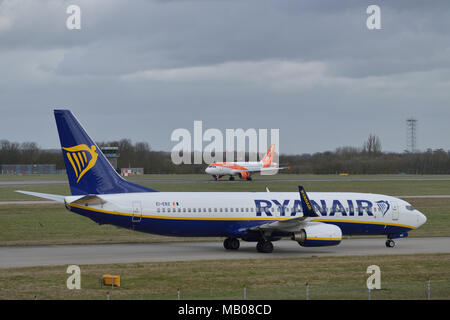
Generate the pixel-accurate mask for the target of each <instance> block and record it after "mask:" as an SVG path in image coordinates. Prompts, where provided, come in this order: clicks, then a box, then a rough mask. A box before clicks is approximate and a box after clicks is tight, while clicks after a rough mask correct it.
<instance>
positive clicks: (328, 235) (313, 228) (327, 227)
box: [291, 223, 342, 247]
mask: <svg viewBox="0 0 450 320" xmlns="http://www.w3.org/2000/svg"><path fill="white" fill-rule="evenodd" d="M291 239H292V240H294V241H297V242H298V244H299V245H301V246H302V247H322V246H336V245H338V244H339V243H340V242H341V240H342V231H341V229H340V228H339V227H338V226H335V225H332V224H326V223H318V224H313V225H309V226H307V227H305V228H304V229H302V230H300V232H294V233H293V235H292V238H291Z"/></svg>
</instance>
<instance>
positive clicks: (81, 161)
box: [63, 144, 98, 183]
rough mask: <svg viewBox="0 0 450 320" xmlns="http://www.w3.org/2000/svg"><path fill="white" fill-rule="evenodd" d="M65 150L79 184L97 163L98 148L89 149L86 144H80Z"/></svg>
mask: <svg viewBox="0 0 450 320" xmlns="http://www.w3.org/2000/svg"><path fill="white" fill-rule="evenodd" d="M63 150H65V151H66V157H67V159H68V160H69V162H70V164H71V165H72V168H73V171H74V172H75V176H76V177H77V183H78V182H80V179H81V178H82V177H83V176H84V175H85V173H86V172H88V171H89V170H91V169H92V167H93V166H94V165H95V163H96V162H97V158H98V153H97V152H96V150H97V148H96V147H95V146H94V145H92V146H91V147H90V148H89V147H88V146H87V145H85V144H80V145H78V146H75V147H70V148H63Z"/></svg>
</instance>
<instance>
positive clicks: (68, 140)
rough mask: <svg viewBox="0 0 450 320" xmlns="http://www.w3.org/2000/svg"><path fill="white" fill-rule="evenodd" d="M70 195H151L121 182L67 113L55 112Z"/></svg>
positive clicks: (126, 182) (138, 187)
mask: <svg viewBox="0 0 450 320" xmlns="http://www.w3.org/2000/svg"><path fill="white" fill-rule="evenodd" d="M55 119H56V126H57V127H58V133H59V140H60V142H61V148H62V152H63V157H64V163H65V165H66V171H67V176H68V178H69V184H70V191H71V192H72V195H85V194H110V193H129V192H152V191H156V190H152V189H148V188H145V187H143V186H140V185H137V184H134V183H131V182H129V181H127V180H125V179H123V178H122V177H121V176H120V175H119V174H117V172H116V171H115V170H114V168H113V167H112V166H111V164H110V163H109V161H108V159H106V157H105V156H104V155H103V153H102V151H101V150H100V148H99V147H98V146H97V145H96V144H95V143H94V142H93V141H92V139H91V138H90V137H89V136H88V134H87V133H86V131H85V130H84V129H83V127H82V126H81V124H80V123H79V122H78V120H77V119H76V118H75V116H74V115H73V114H72V112H70V111H69V110H55Z"/></svg>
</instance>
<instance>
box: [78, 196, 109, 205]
mask: <svg viewBox="0 0 450 320" xmlns="http://www.w3.org/2000/svg"><path fill="white" fill-rule="evenodd" d="M70 203H71V204H80V205H98V204H100V205H101V204H104V203H106V201H105V200H104V199H102V198H101V197H99V196H98V195H96V194H88V195H86V196H82V197H81V198H79V199H77V200H75V201H71V202H70Z"/></svg>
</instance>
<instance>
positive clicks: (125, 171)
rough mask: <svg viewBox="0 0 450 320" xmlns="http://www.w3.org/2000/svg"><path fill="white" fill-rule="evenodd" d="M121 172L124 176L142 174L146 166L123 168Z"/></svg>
mask: <svg viewBox="0 0 450 320" xmlns="http://www.w3.org/2000/svg"><path fill="white" fill-rule="evenodd" d="M120 174H121V175H122V176H123V177H128V176H136V175H142V174H144V168H121V169H120Z"/></svg>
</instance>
